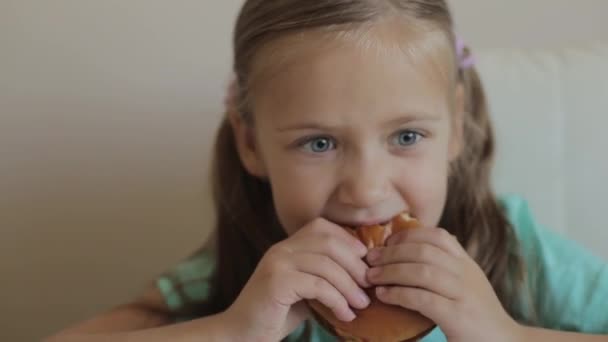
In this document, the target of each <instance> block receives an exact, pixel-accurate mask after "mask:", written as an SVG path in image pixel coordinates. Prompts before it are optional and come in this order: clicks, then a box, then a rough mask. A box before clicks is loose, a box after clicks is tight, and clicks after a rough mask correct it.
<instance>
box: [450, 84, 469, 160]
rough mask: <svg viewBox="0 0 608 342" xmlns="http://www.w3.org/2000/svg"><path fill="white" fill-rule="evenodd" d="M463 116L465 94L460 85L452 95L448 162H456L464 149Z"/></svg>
mask: <svg viewBox="0 0 608 342" xmlns="http://www.w3.org/2000/svg"><path fill="white" fill-rule="evenodd" d="M464 116H465V92H464V86H463V85H462V83H460V82H459V83H458V84H457V85H456V91H455V93H454V111H453V113H452V125H451V126H452V127H451V129H452V132H451V133H452V134H450V147H449V155H450V162H452V161H454V160H456V159H457V158H458V157H459V156H460V154H461V153H462V150H463V147H464V120H465V119H464Z"/></svg>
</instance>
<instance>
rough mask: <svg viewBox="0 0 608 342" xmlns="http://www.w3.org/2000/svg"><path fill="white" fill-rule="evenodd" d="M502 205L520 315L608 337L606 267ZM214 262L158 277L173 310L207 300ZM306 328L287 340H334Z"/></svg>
mask: <svg viewBox="0 0 608 342" xmlns="http://www.w3.org/2000/svg"><path fill="white" fill-rule="evenodd" d="M501 203H502V205H503V207H504V209H505V210H506V214H507V217H508V219H509V221H510V222H511V224H512V226H513V227H514V229H515V235H516V237H517V238H518V240H519V243H520V250H521V253H522V258H523V260H524V263H525V265H526V270H527V281H528V286H529V288H530V292H531V293H530V296H527V298H531V301H528V302H525V303H524V302H523V301H522V305H520V310H519V312H517V314H518V316H519V317H521V318H523V319H524V320H535V321H536V322H537V325H538V326H542V327H544V328H548V329H554V330H567V331H577V332H584V333H592V334H593V333H595V334H608V263H607V262H606V261H604V260H602V259H600V258H599V257H597V256H595V255H593V254H592V253H590V252H589V251H587V250H585V249H584V248H583V247H581V246H580V245H579V244H577V243H575V242H573V241H570V240H568V239H566V238H565V237H563V236H561V235H560V234H557V233H555V232H554V231H551V230H549V229H547V228H545V227H543V226H542V225H540V224H539V223H537V222H536V221H535V220H534V218H533V216H532V214H531V212H530V209H529V208H528V205H527V203H526V202H525V201H524V200H523V199H521V198H519V197H517V196H505V197H502V198H501ZM574 228H575V227H574ZM607 243H608V241H607ZM214 261H215V260H214V254H213V253H212V252H211V250H210V249H203V250H202V251H201V252H200V253H198V254H196V255H195V256H193V257H192V258H189V259H188V260H185V261H183V262H181V263H180V264H178V265H177V266H176V267H175V268H174V269H172V270H170V271H169V272H167V273H165V274H164V275H162V276H161V277H159V278H158V280H157V285H158V288H159V289H160V291H161V293H162V294H163V296H164V298H165V300H166V302H167V305H168V306H169V308H170V309H171V310H174V311H177V310H179V309H180V308H181V306H182V305H184V303H185V302H190V303H191V302H197V301H203V300H205V299H206V298H207V296H208V294H209V292H210V291H209V290H210V282H209V279H210V276H211V274H212V272H213V270H214V267H215V263H214ZM178 289H179V290H178ZM184 297H187V298H184ZM522 298H523V296H522ZM522 300H523V299H522ZM533 316H534V317H533ZM309 324H310V326H311V327H312V336H311V337H310V338H309V339H305V338H304V335H303V334H302V332H303V331H304V324H303V325H302V326H300V327H299V328H298V329H297V330H296V331H294V332H293V333H292V334H291V335H290V336H289V337H288V340H289V341H293V342H296V341H297V342H304V341H309V342H329V341H337V340H336V339H335V337H333V336H332V335H330V334H329V333H328V332H327V331H326V330H325V329H324V328H323V327H321V326H320V325H319V324H318V323H317V322H314V321H310V322H309ZM422 341H423V342H444V341H446V337H445V335H444V334H443V332H442V331H441V329H440V328H439V327H438V328H436V329H435V330H434V331H433V332H431V333H430V334H429V335H428V336H426V337H425V338H424V339H423V340H422Z"/></svg>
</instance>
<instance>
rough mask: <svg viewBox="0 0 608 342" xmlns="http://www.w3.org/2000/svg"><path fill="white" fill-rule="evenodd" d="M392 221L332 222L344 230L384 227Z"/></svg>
mask: <svg viewBox="0 0 608 342" xmlns="http://www.w3.org/2000/svg"><path fill="white" fill-rule="evenodd" d="M391 220H392V219H388V220H366V221H358V222H353V221H350V222H339V221H332V222H333V223H335V224H337V225H339V226H342V227H346V228H350V229H356V228H357V227H368V226H386V225H387V224H389V223H390V222H391Z"/></svg>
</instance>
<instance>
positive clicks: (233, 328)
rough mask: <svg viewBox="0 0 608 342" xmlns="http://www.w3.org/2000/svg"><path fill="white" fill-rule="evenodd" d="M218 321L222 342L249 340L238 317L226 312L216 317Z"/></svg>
mask: <svg viewBox="0 0 608 342" xmlns="http://www.w3.org/2000/svg"><path fill="white" fill-rule="evenodd" d="M216 318H217V320H218V327H219V333H220V334H219V335H220V336H221V337H222V339H221V340H222V341H245V340H247V338H246V337H247V332H246V329H245V328H244V325H243V324H242V322H239V320H238V319H237V317H235V315H234V314H233V313H232V312H230V311H228V310H227V311H224V312H222V313H220V314H217V315H216Z"/></svg>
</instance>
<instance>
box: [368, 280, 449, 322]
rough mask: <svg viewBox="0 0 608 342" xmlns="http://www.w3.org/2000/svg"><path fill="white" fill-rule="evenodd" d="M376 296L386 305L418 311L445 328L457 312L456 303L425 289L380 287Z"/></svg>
mask: <svg viewBox="0 0 608 342" xmlns="http://www.w3.org/2000/svg"><path fill="white" fill-rule="evenodd" d="M376 296H377V297H378V300H380V301H381V302H384V303H386V304H392V305H398V306H401V307H404V308H406V309H410V310H413V311H417V312H419V313H420V314H422V315H423V316H425V317H428V318H429V319H431V320H432V321H434V322H435V323H437V324H438V325H440V326H445V325H446V324H447V323H448V322H450V320H451V319H452V320H453V319H454V317H453V313H454V312H457V311H456V310H455V309H456V302H454V301H452V300H449V299H447V298H444V297H442V296H440V295H438V294H436V293H433V292H430V291H427V290H425V289H417V288H412V287H401V286H392V287H378V288H376Z"/></svg>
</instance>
